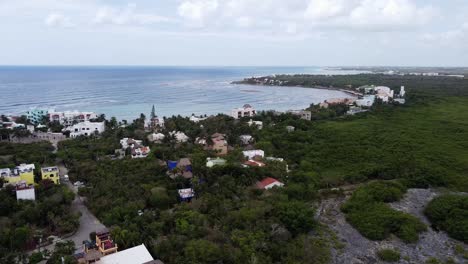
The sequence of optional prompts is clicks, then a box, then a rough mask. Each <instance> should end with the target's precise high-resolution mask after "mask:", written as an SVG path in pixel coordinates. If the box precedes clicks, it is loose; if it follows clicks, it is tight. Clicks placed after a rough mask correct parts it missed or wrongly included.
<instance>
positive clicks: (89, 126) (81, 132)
mask: <svg viewBox="0 0 468 264" xmlns="http://www.w3.org/2000/svg"><path fill="white" fill-rule="evenodd" d="M105 130H106V124H105V123H104V122H90V121H85V122H82V123H78V124H75V125H72V126H69V127H67V128H66V129H65V131H70V137H71V138H76V137H79V136H86V137H88V136H92V135H99V134H101V133H102V132H104V131H105Z"/></svg>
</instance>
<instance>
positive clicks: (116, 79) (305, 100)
mask: <svg viewBox="0 0 468 264" xmlns="http://www.w3.org/2000/svg"><path fill="white" fill-rule="evenodd" d="M280 73H284V74H287V73H291V74H292V73H310V74H345V73H351V74H353V73H357V72H345V71H339V70H327V69H323V68H318V67H7V66H3V67H0V94H1V98H2V99H3V100H2V104H1V105H0V113H2V114H19V113H23V112H25V111H26V110H28V109H29V108H31V107H41V108H46V109H56V110H59V111H60V110H83V111H96V112H99V113H104V114H106V116H108V117H110V116H115V117H117V118H118V119H128V120H132V119H134V118H136V117H137V116H139V114H140V113H145V114H149V112H150V111H151V106H152V105H153V104H154V105H156V110H157V113H158V115H160V116H171V115H184V116H188V115H191V114H192V113H195V114H197V115H198V114H217V113H229V112H230V110H231V109H232V108H235V107H240V106H242V105H244V104H246V103H249V104H251V105H253V106H254V107H256V108H257V109H258V110H270V109H275V110H289V109H301V108H305V107H307V106H308V105H310V104H311V103H319V102H322V101H323V100H326V99H330V98H337V97H343V96H345V94H344V93H342V92H339V91H329V90H320V89H307V88H299V87H266V86H247V85H233V84H230V83H231V82H232V81H235V80H240V79H243V78H245V77H251V76H263V75H268V74H280Z"/></svg>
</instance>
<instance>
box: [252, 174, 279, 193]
mask: <svg viewBox="0 0 468 264" xmlns="http://www.w3.org/2000/svg"><path fill="white" fill-rule="evenodd" d="M256 185H257V188H259V189H263V190H269V189H272V188H274V187H283V186H284V183H282V182H280V181H278V180H277V179H274V178H270V177H268V178H265V179H263V180H262V181H259V182H257V184H256Z"/></svg>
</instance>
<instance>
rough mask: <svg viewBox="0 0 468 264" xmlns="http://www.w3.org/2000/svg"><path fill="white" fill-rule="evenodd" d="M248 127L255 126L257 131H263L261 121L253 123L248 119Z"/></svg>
mask: <svg viewBox="0 0 468 264" xmlns="http://www.w3.org/2000/svg"><path fill="white" fill-rule="evenodd" d="M247 124H248V125H249V126H256V127H257V128H258V129H259V130H262V129H263V122H262V121H253V120H252V119H250V121H249V122H247Z"/></svg>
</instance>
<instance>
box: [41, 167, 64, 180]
mask: <svg viewBox="0 0 468 264" xmlns="http://www.w3.org/2000/svg"><path fill="white" fill-rule="evenodd" d="M41 179H42V180H50V181H52V182H53V183H55V184H59V183H60V176H59V169H58V167H45V168H41Z"/></svg>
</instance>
